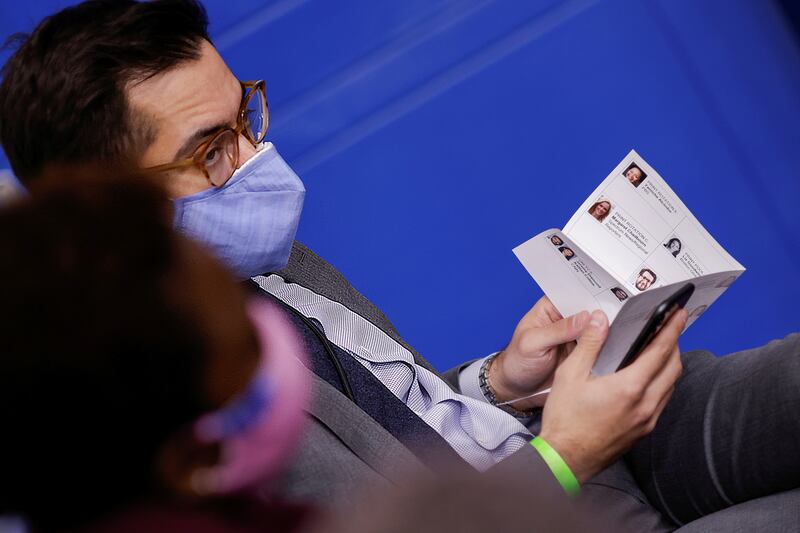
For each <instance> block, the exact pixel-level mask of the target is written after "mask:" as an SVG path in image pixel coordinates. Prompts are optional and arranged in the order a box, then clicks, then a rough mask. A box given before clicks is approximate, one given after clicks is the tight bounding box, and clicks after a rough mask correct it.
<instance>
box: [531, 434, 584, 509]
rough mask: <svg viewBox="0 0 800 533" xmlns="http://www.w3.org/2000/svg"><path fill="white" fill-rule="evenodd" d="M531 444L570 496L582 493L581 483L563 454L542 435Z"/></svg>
mask: <svg viewBox="0 0 800 533" xmlns="http://www.w3.org/2000/svg"><path fill="white" fill-rule="evenodd" d="M530 445H531V446H533V448H534V449H535V450H536V451H537V452H538V453H539V455H540V456H541V457H542V459H543V460H544V462H545V464H547V467H548V468H549V469H550V471H551V472H552V473H553V476H554V477H555V478H556V481H558V483H559V484H560V485H561V487H562V488H563V489H564V492H566V493H567V495H568V496H571V497H576V496H578V495H580V493H581V484H580V481H579V480H578V478H577V477H576V476H575V474H574V472H573V471H572V469H571V468H570V467H569V465H568V464H567V462H566V461H565V460H564V458H563V457H561V454H559V453H558V451H557V450H556V449H555V448H553V447H552V446H551V445H550V443H549V442H547V440H546V439H544V438H543V437H542V436H541V435H540V436H538V437H536V438H535V439H533V440H532V441H530Z"/></svg>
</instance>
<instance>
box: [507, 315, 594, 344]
mask: <svg viewBox="0 0 800 533" xmlns="http://www.w3.org/2000/svg"><path fill="white" fill-rule="evenodd" d="M587 322H589V313H587V312H586V311H581V312H580V313H578V314H577V315H572V316H570V317H567V318H562V319H561V320H557V321H555V322H553V323H551V324H547V325H546V326H542V327H539V328H534V329H530V330H528V331H526V332H525V335H524V336H523V337H522V339H520V344H519V347H520V350H521V351H522V352H524V353H533V352H537V351H540V350H548V349H550V348H553V347H555V346H559V345H561V344H564V343H566V342H570V341H574V340H575V339H577V338H578V335H580V334H581V331H583V328H584V327H585V326H586V323H587Z"/></svg>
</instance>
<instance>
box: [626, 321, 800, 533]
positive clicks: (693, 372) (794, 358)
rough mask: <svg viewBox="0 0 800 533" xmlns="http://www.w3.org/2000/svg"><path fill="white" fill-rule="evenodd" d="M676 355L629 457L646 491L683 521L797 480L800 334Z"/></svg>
mask: <svg viewBox="0 0 800 533" xmlns="http://www.w3.org/2000/svg"><path fill="white" fill-rule="evenodd" d="M682 360H683V364H684V375H683V377H682V378H681V380H680V381H679V383H678V385H677V387H676V390H675V394H674V395H673V397H672V400H671V401H670V403H669V405H668V406H667V408H666V409H665V410H664V413H663V414H662V416H661V419H660V420H659V423H658V426H657V427H656V429H655V431H654V432H653V433H652V434H651V435H649V436H648V437H646V438H645V439H643V440H642V441H640V442H639V443H637V445H636V446H635V447H634V449H633V450H632V451H631V452H630V453H629V454H628V455H627V457H626V459H627V461H628V464H629V465H630V467H631V470H632V472H633V474H634V476H635V478H636V480H637V482H638V485H639V486H640V487H641V488H642V489H643V491H644V492H645V494H646V495H647V498H648V499H649V501H650V502H651V503H652V504H653V505H654V506H655V507H656V508H657V509H659V510H660V511H661V512H662V513H664V515H665V516H667V517H669V518H670V519H671V520H672V521H674V522H676V523H678V524H685V523H687V522H690V521H692V520H695V519H697V518H699V517H701V516H705V515H708V514H711V513H713V512H715V511H718V510H721V509H725V508H727V507H730V506H732V505H735V504H737V503H741V502H745V501H748V500H753V499H755V498H760V497H762V496H766V495H770V494H775V493H778V492H781V491H786V490H789V489H794V488H797V487H800V335H798V334H794V335H790V336H789V337H786V338H785V339H783V340H780V341H774V342H771V343H769V344H767V345H766V346H763V347H760V348H756V349H753V350H746V351H743V352H738V353H735V354H732V355H729V356H727V357H722V358H716V357H714V356H713V355H712V354H710V353H708V352H688V353H685V354H683V355H682Z"/></svg>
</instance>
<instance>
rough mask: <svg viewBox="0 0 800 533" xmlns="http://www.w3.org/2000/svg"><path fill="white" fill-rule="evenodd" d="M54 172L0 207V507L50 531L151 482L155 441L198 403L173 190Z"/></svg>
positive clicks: (200, 356) (197, 357) (197, 360)
mask: <svg viewBox="0 0 800 533" xmlns="http://www.w3.org/2000/svg"><path fill="white" fill-rule="evenodd" d="M75 179H77V178H75ZM59 181H61V182H62V183H60V184H58V183H53V184H47V186H42V187H40V188H39V190H37V191H35V194H33V195H31V196H30V197H28V198H27V199H24V200H22V201H21V202H18V203H17V204H15V205H12V206H11V207H8V208H6V209H4V210H2V211H0V250H3V260H2V261H0V280H2V281H1V282H0V351H2V357H0V427H2V437H0V514H3V513H13V514H25V515H27V516H29V517H31V518H32V519H33V521H34V523H35V525H38V526H40V527H44V528H46V529H48V528H50V527H56V526H58V527H61V526H63V525H65V524H72V523H79V522H80V521H81V520H83V519H84V518H86V517H84V516H82V514H81V513H82V512H87V511H88V510H89V509H91V511H93V512H97V510H103V511H111V510H113V509H114V508H115V506H117V505H120V504H122V503H124V502H130V501H136V500H137V498H141V497H143V496H144V495H145V494H147V493H152V492H153V490H154V489H156V488H157V486H155V485H154V483H155V481H154V480H155V475H154V472H153V470H152V469H153V467H152V465H153V464H154V462H155V461H154V458H155V456H156V455H155V454H156V453H157V450H158V449H159V448H160V446H161V445H163V443H164V442H165V440H166V438H167V437H168V436H169V435H171V434H173V433H174V431H175V430H176V428H179V427H182V426H184V425H185V424H187V423H189V422H190V421H191V420H193V419H194V417H196V416H197V415H198V414H200V413H202V412H204V411H205V410H206V409H207V408H208V406H207V405H205V401H204V400H203V388H202V376H201V373H202V372H203V370H204V368H205V365H204V363H205V360H206V357H207V354H206V352H205V351H204V345H203V344H202V338H201V337H202V336H201V334H200V332H198V331H196V330H195V328H194V327H193V325H192V323H191V320H190V317H186V316H185V315H186V312H185V311H181V310H182V309H184V308H185V302H181V301H178V298H179V296H177V295H178V294H179V293H178V292H176V291H175V288H174V287H175V285H176V283H177V282H176V278H179V276H178V275H177V274H176V272H177V271H179V269H180V267H179V266H178V259H179V254H180V253H181V252H180V250H181V246H180V243H177V242H176V241H177V239H178V237H177V236H176V235H175V234H174V233H173V232H172V230H171V229H170V210H169V201H168V200H167V199H165V197H164V195H163V192H161V191H160V190H159V189H156V188H155V187H154V186H151V185H149V184H148V183H147V182H146V181H143V180H139V181H135V180H122V179H108V178H107V177H105V176H104V177H103V178H102V179H100V178H97V179H91V180H84V181H83V182H81V183H79V185H80V186H75V183H74V182H73V183H70V184H68V183H67V182H68V181H69V180H59ZM42 185H44V183H43V184H42ZM87 502H91V505H87Z"/></svg>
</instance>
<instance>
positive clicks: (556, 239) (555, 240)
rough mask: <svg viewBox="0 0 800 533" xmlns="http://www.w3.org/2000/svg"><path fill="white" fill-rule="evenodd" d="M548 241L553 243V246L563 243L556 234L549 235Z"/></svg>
mask: <svg viewBox="0 0 800 533" xmlns="http://www.w3.org/2000/svg"><path fill="white" fill-rule="evenodd" d="M550 242H551V243H553V246H562V245H563V244H564V241H562V240H561V237H559V236H558V235H550Z"/></svg>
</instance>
